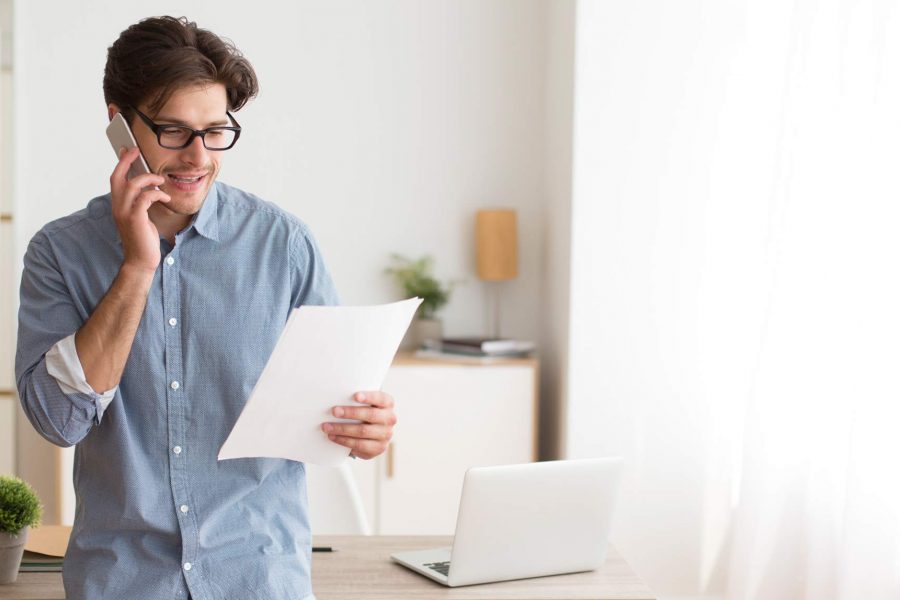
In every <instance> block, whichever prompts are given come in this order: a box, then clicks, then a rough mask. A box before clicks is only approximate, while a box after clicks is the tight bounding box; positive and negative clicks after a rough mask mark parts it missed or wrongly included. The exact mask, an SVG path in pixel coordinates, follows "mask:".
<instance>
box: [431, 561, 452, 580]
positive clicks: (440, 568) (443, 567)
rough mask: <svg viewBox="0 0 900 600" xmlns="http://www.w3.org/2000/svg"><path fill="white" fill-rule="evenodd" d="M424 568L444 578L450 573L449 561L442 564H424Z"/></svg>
mask: <svg viewBox="0 0 900 600" xmlns="http://www.w3.org/2000/svg"><path fill="white" fill-rule="evenodd" d="M425 566H426V567H428V568H429V569H431V570H432V571H437V572H438V573H440V574H441V575H443V576H444V577H446V576H447V573H449V572H450V561H449V560H445V561H444V562H435V563H425Z"/></svg>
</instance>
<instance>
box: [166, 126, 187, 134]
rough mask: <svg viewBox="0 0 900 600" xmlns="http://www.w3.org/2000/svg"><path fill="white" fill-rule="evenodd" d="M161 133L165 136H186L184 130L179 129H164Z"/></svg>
mask: <svg viewBox="0 0 900 600" xmlns="http://www.w3.org/2000/svg"><path fill="white" fill-rule="evenodd" d="M161 131H162V134H163V135H184V130H182V129H181V128H179V127H169V128H168V129H166V128H163V129H162V130H161Z"/></svg>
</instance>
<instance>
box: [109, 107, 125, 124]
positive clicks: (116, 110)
mask: <svg viewBox="0 0 900 600" xmlns="http://www.w3.org/2000/svg"><path fill="white" fill-rule="evenodd" d="M107 109H108V110H109V120H110V121H112V120H113V117H115V116H116V114H118V113H120V112H122V111H121V109H120V108H119V107H118V106H116V105H115V104H112V103H110V105H109V106H108V107H107Z"/></svg>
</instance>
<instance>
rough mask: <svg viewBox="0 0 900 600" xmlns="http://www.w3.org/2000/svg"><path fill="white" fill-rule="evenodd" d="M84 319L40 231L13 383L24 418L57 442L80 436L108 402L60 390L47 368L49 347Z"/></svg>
mask: <svg viewBox="0 0 900 600" xmlns="http://www.w3.org/2000/svg"><path fill="white" fill-rule="evenodd" d="M83 322H84V320H83V318H82V317H81V315H79V314H78V311H77V309H76V308H75V305H74V303H73V302H72V297H71V293H70V291H69V289H68V287H67V286H66V283H65V280H64V278H63V276H62V273H61V272H60V269H59V264H58V261H57V260H56V257H55V256H54V253H53V251H52V249H51V247H50V244H49V242H48V241H47V240H46V238H45V237H44V234H43V233H38V234H37V235H36V236H35V237H34V238H33V239H32V240H31V242H30V243H29V245H28V249H27V251H26V253H25V264H24V270H23V272H22V285H21V288H20V303H19V334H18V341H17V347H16V386H17V388H18V391H19V399H20V400H21V403H22V408H23V409H24V411H25V414H26V416H27V417H28V420H29V421H31V424H32V425H33V426H34V428H35V429H36V430H37V432H38V433H39V434H41V436H43V437H44V438H45V439H46V440H48V441H49V442H51V443H53V444H56V445H58V446H71V445H73V444H76V443H78V442H79V441H81V440H82V439H83V438H84V436H86V435H87V434H88V432H89V431H90V430H91V428H92V427H93V426H94V424H96V423H99V418H100V416H101V415H102V411H103V409H105V408H106V404H108V402H106V399H107V397H108V396H104V395H103V394H98V393H96V392H94V391H93V390H89V391H90V393H84V392H79V391H76V390H75V389H73V388H72V387H68V386H66V387H68V389H67V391H64V389H63V387H64V386H63V385H61V382H60V381H59V380H58V379H57V378H56V377H54V375H53V374H51V372H50V371H49V370H48V365H47V357H46V355H47V353H48V352H49V351H50V350H51V349H52V348H53V347H54V346H56V345H57V344H58V343H59V342H60V341H61V340H64V339H65V338H68V337H69V336H72V335H73V334H74V333H75V332H76V331H77V330H78V329H79V328H80V327H81V326H82V324H83ZM56 370H57V371H58V369H56ZM113 392H114V391H113ZM104 402H106V404H104ZM98 409H99V410H98Z"/></svg>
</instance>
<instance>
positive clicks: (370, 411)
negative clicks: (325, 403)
mask: <svg viewBox="0 0 900 600" xmlns="http://www.w3.org/2000/svg"><path fill="white" fill-rule="evenodd" d="M353 399H354V400H356V401H357V402H359V403H360V404H366V405H367V406H335V407H334V409H332V411H331V413H332V414H333V415H334V416H335V417H337V418H339V419H357V420H359V421H362V423H322V431H324V432H325V433H327V434H328V439H329V440H331V441H332V442H335V443H336V444H340V445H341V446H346V447H348V448H350V450H351V452H350V455H351V456H356V457H359V458H366V459H368V458H375V457H376V456H378V455H379V454H381V453H382V452H384V451H385V450H386V449H387V447H388V444H389V443H390V441H391V437H392V436H393V435H394V425H396V424H397V415H396V414H395V413H394V398H393V396H391V395H390V394H386V393H384V392H357V393H356V394H354V395H353Z"/></svg>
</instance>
